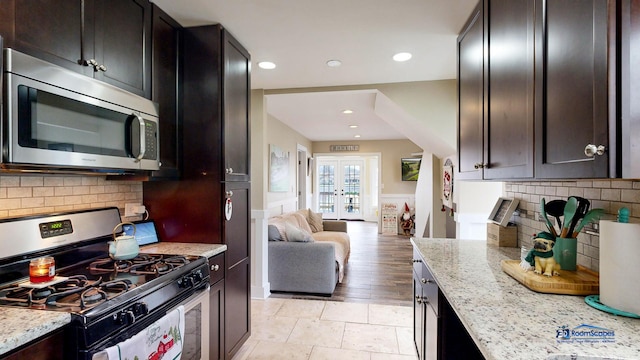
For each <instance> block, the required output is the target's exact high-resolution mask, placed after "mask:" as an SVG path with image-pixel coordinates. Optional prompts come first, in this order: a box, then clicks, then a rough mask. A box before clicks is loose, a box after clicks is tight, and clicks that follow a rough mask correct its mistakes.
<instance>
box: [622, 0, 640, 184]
mask: <svg viewBox="0 0 640 360" xmlns="http://www.w3.org/2000/svg"><path fill="white" fill-rule="evenodd" d="M618 13H619V19H618V20H619V29H620V47H619V48H618V49H617V50H618V52H617V54H618V55H619V57H618V59H619V72H618V73H617V75H618V79H617V80H618V84H619V88H618V90H619V97H620V107H619V111H618V114H617V116H618V117H619V118H620V119H621V123H622V126H621V128H620V149H621V152H620V157H619V158H618V162H617V165H618V166H619V168H620V173H621V174H622V177H623V178H625V179H640V166H638V164H640V151H638V144H639V142H640V136H638V134H640V101H638V99H640V46H638V44H639V43H640V0H622V1H620V9H619V11H618Z"/></svg>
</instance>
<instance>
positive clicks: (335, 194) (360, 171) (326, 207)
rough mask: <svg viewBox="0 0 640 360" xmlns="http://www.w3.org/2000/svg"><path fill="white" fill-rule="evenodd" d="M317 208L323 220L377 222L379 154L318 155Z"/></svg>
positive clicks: (316, 155) (314, 197)
mask: <svg viewBox="0 0 640 360" xmlns="http://www.w3.org/2000/svg"><path fill="white" fill-rule="evenodd" d="M314 159H315V171H314V173H315V176H314V192H313V193H314V196H313V202H314V207H315V208H316V210H317V211H318V212H319V213H322V217H323V218H324V219H341V220H365V221H375V222H377V221H378V198H379V192H380V171H379V170H380V154H367V155H357V156H355V155H333V154H331V155H328V154H315V155H314Z"/></svg>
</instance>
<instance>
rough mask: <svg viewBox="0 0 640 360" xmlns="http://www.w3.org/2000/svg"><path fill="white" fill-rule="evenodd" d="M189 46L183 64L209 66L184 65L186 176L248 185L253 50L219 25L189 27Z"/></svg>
mask: <svg viewBox="0 0 640 360" xmlns="http://www.w3.org/2000/svg"><path fill="white" fill-rule="evenodd" d="M185 43H188V45H189V46H186V47H185V54H184V58H185V64H206V66H196V65H185V67H186V69H185V78H184V87H185V95H184V97H185V112H184V124H185V125H184V133H185V138H184V141H185V147H184V175H185V176H187V177H189V178H191V177H200V176H209V177H213V178H214V179H217V180H220V181H249V180H250V174H249V172H250V168H251V165H250V164H251V162H250V154H251V153H250V142H251V137H250V132H249V130H250V123H249V115H250V112H249V106H250V105H249V104H250V103H249V99H250V96H251V92H250V63H251V59H250V55H249V52H248V51H247V50H246V49H245V48H244V47H243V46H242V45H241V44H240V43H239V42H238V41H237V40H236V39H235V38H234V37H233V36H232V35H231V34H229V32H228V31H226V30H225V29H224V28H223V27H222V26H220V25H214V26H202V27H193V28H187V31H186V32H185ZM194 84H196V85H197V86H193V85H194ZM203 89H204V90H203ZM188 104H193V105H188ZM195 104H198V105H197V106H195V107H194V105H195ZM187 142H188V143H189V146H186V143H187ZM195 159H198V160H197V161H195Z"/></svg>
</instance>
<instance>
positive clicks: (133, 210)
mask: <svg viewBox="0 0 640 360" xmlns="http://www.w3.org/2000/svg"><path fill="white" fill-rule="evenodd" d="M145 210H146V209H145V207H144V205H142V204H134V203H130V204H124V217H131V216H137V215H141V214H144V213H145Z"/></svg>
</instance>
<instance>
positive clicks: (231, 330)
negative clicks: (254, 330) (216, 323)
mask: <svg viewBox="0 0 640 360" xmlns="http://www.w3.org/2000/svg"><path fill="white" fill-rule="evenodd" d="M250 268H251V263H250V261H249V258H246V259H244V260H242V261H240V262H239V263H237V264H235V265H234V266H232V267H230V268H229V269H227V273H226V275H225V281H226V287H225V318H224V324H225V325H224V330H225V351H226V358H227V359H231V358H232V357H233V355H235V354H236V353H237V352H238V350H239V349H240V347H242V345H243V344H244V342H245V341H246V340H247V339H248V338H249V335H250V334H251V311H250V309H249V305H250V304H251V292H250V288H249V287H250V285H251V284H250V277H249V274H250V272H249V270H250Z"/></svg>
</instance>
